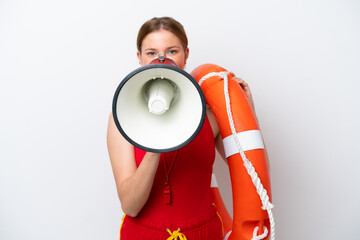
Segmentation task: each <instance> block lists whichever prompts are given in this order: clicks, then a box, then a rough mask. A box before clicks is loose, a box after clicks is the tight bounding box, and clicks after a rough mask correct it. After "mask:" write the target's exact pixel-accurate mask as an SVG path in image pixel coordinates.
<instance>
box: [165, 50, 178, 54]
mask: <svg viewBox="0 0 360 240" xmlns="http://www.w3.org/2000/svg"><path fill="white" fill-rule="evenodd" d="M175 53H176V50H170V51H168V53H167V54H170V55H171V54H175Z"/></svg>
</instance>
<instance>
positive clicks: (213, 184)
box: [210, 173, 219, 188]
mask: <svg viewBox="0 0 360 240" xmlns="http://www.w3.org/2000/svg"><path fill="white" fill-rule="evenodd" d="M210 186H211V187H212V188H213V187H215V188H218V187H219V185H218V183H217V181H216V176H215V173H212V175H211V184H210Z"/></svg>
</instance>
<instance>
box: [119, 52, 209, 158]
mask: <svg viewBox="0 0 360 240" xmlns="http://www.w3.org/2000/svg"><path fill="white" fill-rule="evenodd" d="M205 106H206V103H205V98H204V96H203V93H202V91H201V88H200V86H199V85H198V83H197V82H196V81H195V79H193V77H192V76H191V75H190V74H188V73H187V72H185V71H184V70H182V69H180V68H178V67H177V66H176V64H175V63H174V62H173V61H172V60H171V59H168V58H161V57H159V58H156V59H155V60H154V61H153V62H152V63H150V64H149V65H146V66H142V67H140V68H138V69H136V70H135V71H133V72H131V73H130V74H128V75H127V76H126V77H125V78H124V79H123V80H122V81H121V82H120V84H119V86H118V88H117V89H116V92H115V95H114V98H113V116H114V121H115V124H116V126H117V128H118V129H119V131H120V133H121V134H122V135H123V136H124V137H125V138H126V139H127V140H128V141H129V142H130V143H131V144H133V145H134V146H135V147H138V148H140V149H143V150H145V151H150V152H170V151H174V150H176V149H179V148H181V147H183V146H185V145H186V144H188V143H189V142H190V141H191V140H192V139H194V138H195V136H196V135H197V134H198V132H199V131H200V129H201V127H202V125H203V123H204V120H205V115H206V108H205Z"/></svg>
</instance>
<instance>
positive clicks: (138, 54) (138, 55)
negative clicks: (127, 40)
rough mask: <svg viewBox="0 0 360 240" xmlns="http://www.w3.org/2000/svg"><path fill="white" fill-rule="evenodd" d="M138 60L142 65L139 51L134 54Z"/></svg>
mask: <svg viewBox="0 0 360 240" xmlns="http://www.w3.org/2000/svg"><path fill="white" fill-rule="evenodd" d="M136 55H137V57H138V59H139V64H140V65H142V61H141V53H140V52H139V51H137V53H136Z"/></svg>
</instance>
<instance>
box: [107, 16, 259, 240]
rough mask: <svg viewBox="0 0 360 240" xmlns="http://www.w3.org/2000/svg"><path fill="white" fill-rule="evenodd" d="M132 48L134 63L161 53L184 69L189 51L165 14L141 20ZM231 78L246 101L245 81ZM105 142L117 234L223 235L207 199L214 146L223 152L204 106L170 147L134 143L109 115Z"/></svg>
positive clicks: (215, 238) (212, 239) (211, 238)
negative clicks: (201, 117)
mask: <svg viewBox="0 0 360 240" xmlns="http://www.w3.org/2000/svg"><path fill="white" fill-rule="evenodd" d="M137 49H138V52H137V56H138V59H139V63H140V65H147V64H149V63H150V62H151V61H152V60H153V59H154V58H155V57H157V56H158V55H159V54H163V55H166V57H168V58H171V59H172V60H173V61H174V62H175V63H176V64H177V66H178V67H179V68H181V69H184V67H185V64H186V61H187V59H188V56H189V48H188V40H187V37H186V34H185V31H184V28H183V26H182V25H181V24H180V23H179V22H177V21H176V20H174V19H172V18H169V17H163V18H153V19H151V20H149V21H147V22H146V23H144V24H143V26H142V27H141V28H140V31H139V33H138V38H137ZM235 79H236V80H237V81H238V82H239V84H240V85H241V86H242V88H243V90H244V91H245V93H246V95H247V96H248V98H249V100H250V102H251V104H252V97H251V92H250V90H249V87H248V85H247V84H246V83H245V82H244V81H243V80H242V79H240V78H235ZM252 106H253V104H252ZM107 143H108V150H109V155H110V160H111V164H112V168H113V173H114V177H115V181H116V186H117V191H118V195H119V199H120V202H121V207H122V210H123V212H124V213H125V216H124V219H123V223H122V226H121V229H120V239H121V240H128V239H129V240H136V239H141V240H146V239H149V240H154V239H156V240H157V239H159V240H161V239H185V237H186V238H187V239H189V240H191V239H199V240H201V239H207V240H220V239H222V238H223V231H222V224H221V219H220V218H219V216H218V214H217V212H216V209H215V207H214V206H213V204H212V201H211V195H210V181H211V174H212V165H213V162H214V159H215V147H216V148H217V149H218V151H219V153H220V154H221V155H222V156H223V158H224V159H225V157H224V153H223V152H224V151H223V146H222V142H221V136H220V134H219V128H218V126H217V123H216V120H215V118H214V116H213V114H212V112H211V111H210V109H209V108H208V109H207V117H206V119H205V123H204V125H203V127H202V129H201V131H200V132H199V134H198V135H197V136H196V138H195V139H194V140H193V141H192V142H190V143H189V144H188V145H186V146H185V147H183V148H181V149H179V150H176V151H174V152H169V153H165V154H160V153H152V152H145V151H143V150H140V149H138V148H136V147H134V146H133V145H131V144H130V143H129V142H127V141H126V139H125V138H124V137H123V136H122V135H121V134H120V132H119V131H118V129H117V128H116V125H115V123H114V120H113V116H112V115H110V117H109V124H108V135H107ZM169 191H171V197H169V195H168V192H169ZM170 198H171V199H170ZM165 199H166V200H165Z"/></svg>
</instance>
